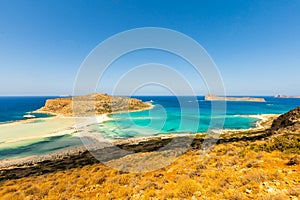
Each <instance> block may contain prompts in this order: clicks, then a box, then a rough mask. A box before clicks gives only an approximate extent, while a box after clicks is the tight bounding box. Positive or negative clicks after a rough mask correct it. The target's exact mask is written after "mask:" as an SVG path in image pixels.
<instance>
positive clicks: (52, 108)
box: [36, 94, 152, 116]
mask: <svg viewBox="0 0 300 200" xmlns="http://www.w3.org/2000/svg"><path fill="white" fill-rule="evenodd" d="M151 106H152V105H151V104H148V103H144V102H142V101H141V100H139V99H135V98H128V97H115V96H109V95H106V94H90V95H86V96H78V97H70V98H57V99H48V100H47V101H46V103H45V106H43V107H42V108H40V109H39V110H37V111H36V112H46V113H51V114H56V115H64V116H71V115H75V116H89V115H95V114H96V115H98V114H106V113H113V112H128V111H137V110H144V109H150V108H151Z"/></svg>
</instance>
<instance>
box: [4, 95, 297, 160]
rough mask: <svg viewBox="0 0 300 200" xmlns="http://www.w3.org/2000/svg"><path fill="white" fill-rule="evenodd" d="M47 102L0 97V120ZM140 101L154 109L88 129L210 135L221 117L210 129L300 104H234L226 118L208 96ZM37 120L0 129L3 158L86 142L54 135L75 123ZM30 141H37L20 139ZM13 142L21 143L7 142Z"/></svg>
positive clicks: (243, 124) (245, 124)
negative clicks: (215, 111) (213, 110)
mask: <svg viewBox="0 0 300 200" xmlns="http://www.w3.org/2000/svg"><path fill="white" fill-rule="evenodd" d="M47 98H48V97H13V98H8V97H3V98H0V102H2V103H5V104H6V106H3V105H2V106H0V113H1V115H0V122H2V123H8V122H11V121H14V120H21V119H22V116H23V115H24V114H26V113H27V112H30V111H33V110H36V109H38V108H40V107H41V106H42V105H43V104H44V103H45V101H46V99H47ZM136 98H139V99H142V100H143V101H151V102H152V104H153V105H154V108H153V109H152V110H146V111H141V112H132V113H119V114H112V115H110V117H111V118H112V119H113V120H112V121H107V122H104V123H101V124H94V125H91V126H88V129H89V131H91V132H94V133H95V134H99V135H101V136H104V137H107V138H114V139H117V138H130V137H136V136H151V135H157V134H168V133H174V132H175V133H176V132H177V133H181V132H192V133H194V132H205V131H207V130H208V128H209V124H210V122H211V119H212V118H214V119H215V120H216V121H217V122H218V119H220V120H221V121H222V119H225V123H224V124H222V123H221V124H215V127H210V128H220V127H221V128H224V129H247V128H251V127H254V126H255V123H256V122H257V121H258V118H255V117H253V115H258V114H281V113H284V112H287V111H289V110H291V109H293V108H295V107H297V106H300V99H276V98H273V97H265V99H266V102H230V101H229V102H227V104H226V107H227V110H226V115H225V116H224V115H212V114H211V102H209V101H204V97H197V98H196V99H195V98H190V97H185V98H181V100H184V101H186V102H184V103H183V104H181V106H180V104H179V102H178V100H177V98H176V97H170V96H168V97H163V96H150V97H145V96H139V97H136ZM191 101H196V102H191ZM194 103H197V105H198V107H199V110H198V112H194V110H193V109H195V108H194V106H191V105H195V104H194ZM182 106H185V107H184V108H183V107H182ZM8 108H11V109H8ZM182 110H184V112H182ZM195 113H198V114H195ZM3 116H4V117H3ZM37 117H38V118H37V119H35V120H29V121H22V122H17V124H19V125H17V126H10V125H9V124H1V125H0V159H5V158H12V157H25V156H30V155H39V154H45V153H50V152H54V151H57V150H61V149H64V148H67V147H73V146H77V145H81V144H82V142H81V140H80V138H79V137H77V135H76V134H74V132H75V131H69V132H67V133H66V134H65V133H63V134H58V135H57V134H55V135H53V134H52V133H57V132H61V131H63V130H66V129H70V128H71V127H72V126H73V125H74V121H73V120H72V119H67V118H66V119H58V118H56V119H55V118H51V117H50V118H39V117H45V116H44V115H37ZM47 117H48V116H47ZM182 120H183V121H184V123H183V126H180V122H181V121H182ZM223 125H224V126H223ZM26 137H27V138H28V137H36V138H32V139H30V140H20V139H22V138H26ZM18 139H19V140H18ZM9 140H10V141H12V140H16V141H15V142H10V143H4V141H9Z"/></svg>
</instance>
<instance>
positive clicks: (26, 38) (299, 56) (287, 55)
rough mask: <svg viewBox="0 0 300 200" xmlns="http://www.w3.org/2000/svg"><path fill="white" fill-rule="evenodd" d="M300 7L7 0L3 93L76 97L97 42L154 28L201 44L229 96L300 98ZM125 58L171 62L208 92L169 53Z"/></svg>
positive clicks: (157, 0)
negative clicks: (84, 66) (78, 80)
mask: <svg viewBox="0 0 300 200" xmlns="http://www.w3.org/2000/svg"><path fill="white" fill-rule="evenodd" d="M299 10H300V1H299V0H287V1H284V0H282V1H273V0H269V1H262V0H258V1H257V0H252V1H245V0H239V1H238V0H234V1H233V0H223V1H215V0H205V1H199V0H197V1H174V0H173V1H167V0H165V1H163V0H151V1H130V0H127V1H122V0H113V1H110V0H107V1H92V0H88V1H85V0H82V1H79V0H74V1H73V0H72V1H71V0H69V1H66V0H43V1H39V0H30V1H28V0H17V1H16V0H0V69H1V73H0V85H1V87H0V95H58V94H70V93H72V89H73V83H74V80H75V78H76V74H77V71H78V69H79V66H80V64H81V63H82V61H83V60H84V59H85V57H86V56H87V55H88V53H89V52H90V51H91V50H92V49H93V48H94V47H95V46H96V45H98V44H99V43H100V42H101V41H103V40H105V39H107V38H108V37H110V36H112V35H114V34H116V33H119V32H121V31H125V30H128V29H132V28H139V27H149V26H151V27H153V26H154V27H164V28H169V29H173V30H176V31H180V32H182V33H184V34H186V35H188V36H190V37H192V38H193V39H195V40H196V41H197V42H198V43H200V44H201V45H202V46H203V47H204V48H205V49H206V51H207V52H208V53H209V54H210V56H211V57H212V59H213V60H214V62H215V63H216V65H217V67H218V68H219V70H220V72H221V75H222V77H223V80H224V84H225V87H226V91H227V93H228V94H230V95H274V94H278V93H281V94H288V95H297V94H298V95H300V78H299V75H300V12H299ZM150 58H151V59H150ZM168 58H170V59H171V60H172V62H171V61H170V60H168ZM121 61H122V60H120V62H119V66H121V65H127V66H131V67H133V66H134V64H137V63H138V64H142V63H143V61H147V62H152V61H155V62H162V63H164V62H167V64H169V65H171V66H172V67H174V68H176V69H178V70H179V71H182V73H185V74H186V75H187V76H188V78H190V79H191V82H192V84H194V85H193V86H194V87H195V89H196V90H198V91H199V93H201V91H203V89H202V88H201V87H199V88H198V86H197V80H196V79H197V77H193V76H192V75H191V76H190V77H189V73H190V71H189V69H188V68H189V66H186V65H185V64H184V63H181V62H180V61H178V62H175V61H176V59H172V58H171V57H170V56H169V55H160V54H159V53H158V52H150V53H149V54H148V53H147V52H142V53H140V54H138V53H137V54H136V55H132V56H129V57H128V58H127V59H125V60H124V63H122V62H121ZM181 64H182V65H181ZM114 70H115V71H113V72H118V66H117V65H116V66H115V67H114ZM121 75H122V74H121ZM107 81H108V82H107V86H106V85H101V87H99V88H100V89H101V90H102V91H104V92H106V91H110V89H109V85H110V84H111V83H109V79H108V80H107ZM199 85H201V84H199ZM144 92H145V94H146V93H147V92H148V93H152V94H154V93H155V90H153V88H152V89H149V90H147V89H145V91H144Z"/></svg>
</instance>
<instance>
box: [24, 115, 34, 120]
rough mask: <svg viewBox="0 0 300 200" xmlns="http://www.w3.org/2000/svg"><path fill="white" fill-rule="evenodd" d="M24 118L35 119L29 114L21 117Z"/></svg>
mask: <svg viewBox="0 0 300 200" xmlns="http://www.w3.org/2000/svg"><path fill="white" fill-rule="evenodd" d="M23 117H24V118H26V119H32V118H35V116H34V115H31V114H26V115H23Z"/></svg>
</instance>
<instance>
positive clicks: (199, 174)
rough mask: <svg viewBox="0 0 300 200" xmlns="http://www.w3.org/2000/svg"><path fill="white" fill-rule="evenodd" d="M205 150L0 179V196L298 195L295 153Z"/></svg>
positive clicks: (236, 147)
mask: <svg viewBox="0 0 300 200" xmlns="http://www.w3.org/2000/svg"><path fill="white" fill-rule="evenodd" d="M252 147H253V145H252ZM252 147H251V148H252ZM200 153H201V152H200V151H199V150H193V151H189V152H187V153H186V154H184V155H182V156H181V157H179V158H178V159H177V160H175V161H174V162H173V163H172V164H170V165H169V166H167V167H164V168H162V169H159V170H156V171H152V172H141V173H122V172H119V171H118V170H115V169H111V168H109V167H107V166H105V165H103V164H95V165H89V166H85V167H82V168H76V169H70V170H66V171H60V172H56V173H49V174H45V175H40V176H32V177H27V178H21V179H17V180H8V181H5V182H1V183H0V186H1V188H0V199H3V200H6V199H13V200H18V199H44V200H46V199H49V200H50V199H236V200H239V199H262V200H264V199H289V198H291V199H297V198H299V195H300V191H299V190H300V188H299V185H300V173H299V172H300V165H299V164H294V165H287V163H288V162H289V160H290V159H291V158H292V157H294V156H295V154H287V153H285V152H280V151H271V152H264V151H255V150H251V149H250V147H249V144H248V143H246V142H244V143H243V142H239V143H232V144H226V145H217V146H215V148H214V149H213V150H212V151H211V152H210V153H209V155H207V156H205V157H199V155H200ZM151 154H152V153H140V154H137V155H131V156H127V157H125V158H122V159H119V160H116V161H112V162H114V163H110V164H115V165H118V162H120V163H124V162H130V161H134V162H138V158H140V160H142V162H144V161H145V160H146V159H145V158H146V157H147V158H149V156H150V155H151ZM167 155H168V154H165V155H164V156H167ZM156 156H157V155H156V154H155V153H153V155H152V156H150V157H151V159H153V158H155V157H156ZM127 167H128V168H130V167H133V166H127ZM129 170H130V169H129Z"/></svg>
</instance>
